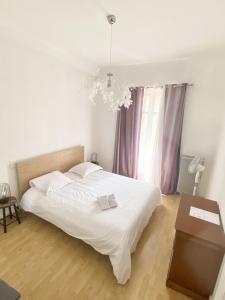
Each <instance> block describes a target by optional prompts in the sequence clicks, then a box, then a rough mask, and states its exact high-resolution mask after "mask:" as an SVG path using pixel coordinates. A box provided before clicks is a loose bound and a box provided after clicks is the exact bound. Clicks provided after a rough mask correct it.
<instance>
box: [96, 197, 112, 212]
mask: <svg viewBox="0 0 225 300" xmlns="http://www.w3.org/2000/svg"><path fill="white" fill-rule="evenodd" d="M97 203H98V205H99V207H100V208H101V210H105V209H109V208H113V207H117V202H116V198H115V195H114V194H110V195H104V196H100V197H98V198H97Z"/></svg>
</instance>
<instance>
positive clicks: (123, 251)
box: [17, 146, 160, 284]
mask: <svg viewBox="0 0 225 300" xmlns="http://www.w3.org/2000/svg"><path fill="white" fill-rule="evenodd" d="M59 158H61V159H64V161H61V159H59ZM83 158H84V148H83V147H82V146H79V147H74V148H71V149H66V150H62V151H58V152H54V153H51V154H47V155H45V156H39V157H37V158H33V159H30V160H25V161H23V162H19V163H18V164H17V175H18V183H19V190H20V191H21V196H22V198H21V206H22V208H23V209H24V210H25V211H29V212H31V213H33V214H35V215H37V216H38V217H40V218H43V219H45V220H47V221H48V222H50V223H52V224H54V225H56V226H57V227H59V228H60V229H62V230H63V231H64V232H66V233H67V234H69V235H71V236H73V237H75V238H78V239H81V240H83V241H84V242H85V243H87V244H89V245H91V246H92V247H93V248H94V249H95V250H96V251H98V252H100V253H101V254H104V255H108V256H109V259H110V261H111V264H112V267H113V273H114V275H115V277H116V279H117V282H118V283H120V284H125V283H126V282H127V280H128V279H129V278H130V276H131V253H132V252H134V251H135V248H136V245H137V242H138V240H139V239H140V236H141V234H142V232H143V229H144V228H145V227H146V225H147V224H148V222H149V219H150V217H151V215H152V213H153V212H154V210H155V208H156V207H157V206H158V205H159V204H160V192H159V190H158V189H157V188H156V187H154V186H151V185H149V184H146V183H144V182H142V181H138V180H134V179H131V178H128V177H124V176H120V175H116V174H113V173H109V172H106V171H104V170H98V171H96V172H93V173H91V174H89V175H88V176H86V177H85V178H81V177H80V176H79V175H76V174H74V173H70V172H67V171H68V169H70V167H72V166H73V165H75V164H78V163H80V162H82V161H83ZM35 166H36V171H34V169H35ZM53 170H60V171H62V172H64V173H65V175H66V176H67V177H69V178H70V179H71V180H72V183H70V184H68V185H66V186H65V187H63V188H62V189H60V190H58V191H56V192H54V193H51V194H50V195H49V194H48V195H46V194H44V193H42V192H40V191H38V190H37V189H35V188H29V185H28V181H29V180H30V179H32V178H33V177H37V176H40V175H42V174H45V173H48V172H50V171H53ZM34 173H35V174H34ZM109 193H113V194H114V195H115V197H116V200H117V203H118V207H116V208H112V209H108V210H105V211H102V210H100V208H99V206H98V205H97V203H96V198H97V197H98V196H101V195H104V194H109Z"/></svg>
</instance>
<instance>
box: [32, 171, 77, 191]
mask: <svg viewBox="0 0 225 300" xmlns="http://www.w3.org/2000/svg"><path fill="white" fill-rule="evenodd" d="M72 182H73V180H72V179H70V178H68V177H66V176H65V175H64V174H63V173H61V172H59V171H53V172H51V173H48V174H45V175H42V176H40V177H36V178H33V179H31V180H30V181H29V184H30V187H34V188H36V189H38V190H39V191H41V192H43V193H48V192H53V191H56V190H58V189H60V188H62V187H64V186H65V185H67V184H69V183H72Z"/></svg>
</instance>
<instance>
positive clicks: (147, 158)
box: [138, 87, 165, 187]
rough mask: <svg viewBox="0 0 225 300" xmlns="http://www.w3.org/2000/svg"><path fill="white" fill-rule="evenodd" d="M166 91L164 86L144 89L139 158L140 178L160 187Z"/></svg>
mask: <svg viewBox="0 0 225 300" xmlns="http://www.w3.org/2000/svg"><path fill="white" fill-rule="evenodd" d="M164 93H165V90H164V88H163V87H149V88H145V90H144V99H143V111H142V122H141V137H140V148H139V160H138V179H141V180H144V181H147V182H150V183H153V184H155V185H156V186H158V187H159V186H160V180H161V158H162V136H163V132H162V131H163V113H164Z"/></svg>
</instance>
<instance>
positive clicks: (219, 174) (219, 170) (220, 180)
mask: <svg viewBox="0 0 225 300" xmlns="http://www.w3.org/2000/svg"><path fill="white" fill-rule="evenodd" d="M224 120H225V114H224ZM209 197H210V198H212V199H216V200H217V201H218V202H219V206H220V212H221V215H222V219H223V223H224V224H223V226H224V228H225V122H224V124H223V131H222V133H221V135H220V143H219V145H218V149H217V153H216V159H215V164H214V169H213V172H212V180H211V184H210V189H209ZM214 299H215V300H220V299H225V258H224V262H223V266H222V268H221V271H220V276H219V279H218V282H217V286H216V289H215V295H214Z"/></svg>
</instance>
